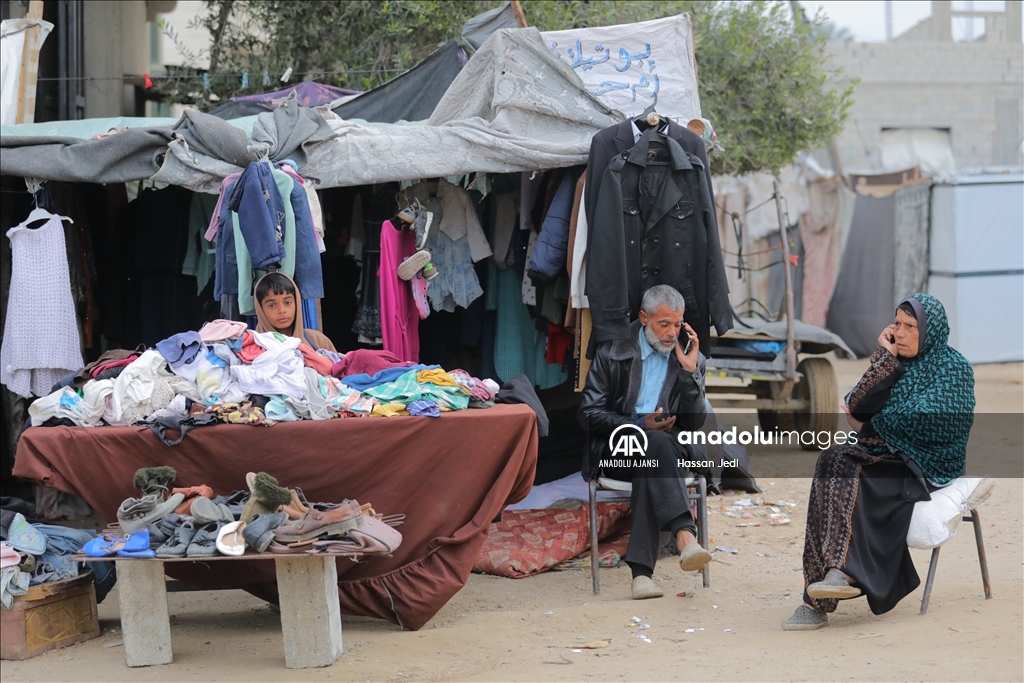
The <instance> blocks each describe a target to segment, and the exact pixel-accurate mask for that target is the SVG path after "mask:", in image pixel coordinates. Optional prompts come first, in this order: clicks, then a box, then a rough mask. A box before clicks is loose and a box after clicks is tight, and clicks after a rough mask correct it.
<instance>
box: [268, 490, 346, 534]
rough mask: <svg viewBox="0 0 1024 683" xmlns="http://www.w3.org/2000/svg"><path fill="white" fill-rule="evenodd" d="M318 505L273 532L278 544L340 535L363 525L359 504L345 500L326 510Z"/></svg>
mask: <svg viewBox="0 0 1024 683" xmlns="http://www.w3.org/2000/svg"><path fill="white" fill-rule="evenodd" d="M318 507H326V506H323V505H318V506H314V507H312V508H310V510H309V511H308V512H307V513H306V514H305V515H303V516H302V519H299V520H296V521H294V522H291V523H289V524H285V525H284V526H281V527H278V528H277V529H276V530H275V531H274V539H275V540H276V541H277V542H278V543H296V542H298V541H305V540H308V539H311V538H317V537H318V536H326V535H329V534H342V533H344V532H346V531H348V530H349V529H355V528H357V527H359V526H361V525H362V523H363V513H362V510H360V509H359V503H358V502H356V501H354V500H346V501H344V502H343V503H340V504H338V505H336V506H334V507H331V508H328V509H318Z"/></svg>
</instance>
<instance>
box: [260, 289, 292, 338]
mask: <svg viewBox="0 0 1024 683" xmlns="http://www.w3.org/2000/svg"><path fill="white" fill-rule="evenodd" d="M262 306H263V315H265V316H267V321H269V322H270V324H271V325H273V326H274V329H275V330H277V331H278V332H289V331H290V330H291V327H292V323H293V322H295V296H294V295H292V294H274V293H273V292H270V293H269V294H267V296H266V297H264V299H263V304H262Z"/></svg>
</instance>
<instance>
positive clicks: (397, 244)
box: [377, 221, 420, 363]
mask: <svg viewBox="0 0 1024 683" xmlns="http://www.w3.org/2000/svg"><path fill="white" fill-rule="evenodd" d="M415 251H416V237H415V235H413V233H412V232H410V231H408V230H398V229H397V228H395V226H394V225H392V224H391V221H384V224H383V225H382V226H381V228H380V269H379V270H378V271H377V275H378V277H379V278H380V329H381V337H382V338H383V340H384V350H386V351H390V352H391V353H393V354H395V355H396V356H398V358H399V359H401V360H407V361H412V362H414V363H418V362H419V359H420V327H419V325H420V315H419V312H418V311H417V310H416V301H415V300H414V299H413V294H412V288H411V287H410V286H409V283H408V282H405V281H404V280H402V279H401V278H399V277H398V266H399V265H400V264H401V263H402V261H404V260H405V259H407V258H408V257H410V256H412V255H413V253H414V252H415Z"/></svg>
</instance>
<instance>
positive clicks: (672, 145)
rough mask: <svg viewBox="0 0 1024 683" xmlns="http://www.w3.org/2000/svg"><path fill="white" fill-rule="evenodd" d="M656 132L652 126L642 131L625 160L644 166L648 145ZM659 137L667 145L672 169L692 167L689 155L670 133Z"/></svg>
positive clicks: (645, 164)
mask: <svg viewBox="0 0 1024 683" xmlns="http://www.w3.org/2000/svg"><path fill="white" fill-rule="evenodd" d="M652 131H654V132H652ZM657 134H658V133H657V131H655V129H654V128H648V129H647V130H646V131H644V133H643V134H642V135H641V136H640V140H639V142H637V143H636V145H634V146H633V149H632V151H630V152H629V156H628V157H626V161H628V162H629V163H631V164H636V165H637V166H643V167H645V168H646V166H647V149H648V147H650V143H651V140H652V139H653V137H654V136H655V135H657ZM661 139H662V141H663V142H664V143H665V146H666V147H668V153H669V157H670V158H671V159H672V170H674V171H680V170H684V169H690V168H693V164H692V163H690V157H689V155H688V154H687V153H686V152H685V151H684V150H683V148H682V146H681V145H680V144H679V143H678V142H676V140H675V139H674V138H673V137H672V136H671V135H664V136H662V138H661Z"/></svg>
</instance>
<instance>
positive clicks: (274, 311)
mask: <svg viewBox="0 0 1024 683" xmlns="http://www.w3.org/2000/svg"><path fill="white" fill-rule="evenodd" d="M255 295H256V319H257V321H258V323H259V324H258V325H257V326H256V331H257V332H280V333H281V334H283V335H286V336H288V337H298V338H299V339H300V340H302V341H303V342H305V343H306V344H309V345H310V346H311V347H313V350H314V351H317V350H320V349H327V350H328V351H337V349H335V348H334V344H333V343H332V342H331V340H330V339H328V338H327V335H325V334H323V333H322V332H317V331H316V330H307V329H305V327H304V326H303V324H302V297H301V296H300V294H299V287H298V285H296V284H295V281H294V280H292V279H291V278H290V277H288V276H287V275H285V274H284V273H267V274H266V275H264V276H263V277H261V278H260V279H259V281H258V282H257V283H256V291H255Z"/></svg>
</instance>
